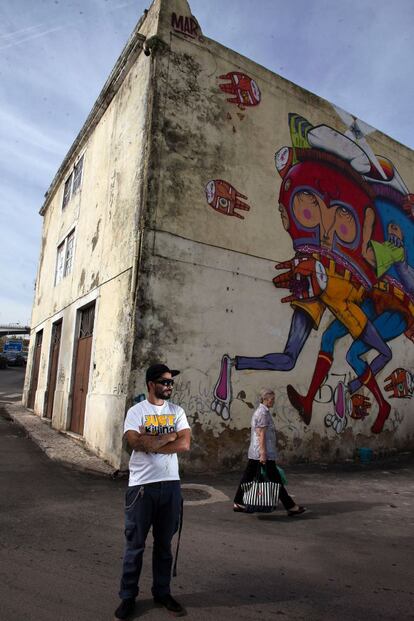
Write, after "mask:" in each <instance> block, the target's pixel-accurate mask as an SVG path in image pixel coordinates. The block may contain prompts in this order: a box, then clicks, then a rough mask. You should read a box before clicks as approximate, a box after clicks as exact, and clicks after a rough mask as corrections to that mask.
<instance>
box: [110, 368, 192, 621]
mask: <svg viewBox="0 0 414 621" xmlns="http://www.w3.org/2000/svg"><path fill="white" fill-rule="evenodd" d="M178 373H179V371H174V370H170V369H169V368H168V367H167V366H166V365H165V364H154V365H152V366H150V367H149V368H148V369H147V372H146V377H145V380H146V384H147V390H148V399H146V400H145V401H141V402H140V403H137V404H136V405H134V406H133V407H132V408H130V409H129V410H128V412H127V415H126V418H125V423H124V435H125V438H126V441H127V442H128V444H129V446H130V447H131V449H132V454H131V459H130V461H129V484H128V490H127V492H126V501H125V538H126V549H125V556H124V564H123V571H122V579H121V588H120V592H119V596H120V598H121V600H122V601H121V603H120V605H119V606H118V608H117V609H116V611H115V618H116V619H127V618H128V617H129V615H130V614H131V613H132V612H133V610H134V607H135V598H136V597H137V595H138V591H139V589H138V582H139V577H140V573H141V567H142V557H143V554H144V548H145V540H146V538H147V535H148V531H149V529H150V527H151V526H152V533H153V537H154V544H153V558H152V570H153V583H152V595H153V598H154V602H155V604H158V605H161V606H164V607H165V608H166V609H167V610H168V611H169V612H171V613H173V614H174V615H175V616H182V615H184V614H185V610H184V608H183V607H182V606H181V605H180V604H179V603H178V602H177V601H176V600H175V599H174V598H173V597H172V596H171V594H170V581H171V568H172V560H173V558H172V553H171V540H172V538H173V535H174V534H175V533H176V532H177V529H178V523H179V517H180V510H181V488H180V477H179V473H178V459H177V453H181V452H183V451H188V450H189V449H190V427H189V425H188V422H187V418H186V415H185V412H184V410H183V409H182V408H181V407H179V406H178V405H175V404H173V403H170V402H169V399H170V397H171V393H172V389H173V385H174V380H173V377H174V376H175V375H178Z"/></svg>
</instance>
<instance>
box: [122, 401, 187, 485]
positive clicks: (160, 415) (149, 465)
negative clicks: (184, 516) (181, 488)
mask: <svg viewBox="0 0 414 621" xmlns="http://www.w3.org/2000/svg"><path fill="white" fill-rule="evenodd" d="M140 427H145V431H146V433H151V434H152V435H161V434H163V433H172V432H174V431H175V432H178V431H182V430H183V429H189V428H190V425H189V424H188V421H187V417H186V415H185V412H184V410H183V408H181V407H180V406H179V405H175V403H170V402H169V401H164V403H163V405H153V404H152V403H150V402H149V401H148V400H147V399H145V401H141V402H140V403H137V404H136V405H134V406H132V408H130V409H129V410H128V412H127V415H126V417H125V422H124V433H126V432H127V431H137V432H138V433H140V431H139V428H140ZM179 479H180V475H179V473H178V459H177V453H171V454H170V455H163V454H161V453H144V452H143V451H132V455H131V458H130V460H129V483H128V485H129V486H130V487H131V486H132V485H145V483H156V482H157V481H177V480H179Z"/></svg>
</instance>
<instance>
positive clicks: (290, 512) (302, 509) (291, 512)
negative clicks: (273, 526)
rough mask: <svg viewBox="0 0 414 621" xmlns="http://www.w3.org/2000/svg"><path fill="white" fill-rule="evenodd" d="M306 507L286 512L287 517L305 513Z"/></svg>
mask: <svg viewBox="0 0 414 621" xmlns="http://www.w3.org/2000/svg"><path fill="white" fill-rule="evenodd" d="M305 511H306V507H298V508H297V509H296V511H288V516H289V517H295V516H296V515H300V514H301V513H305Z"/></svg>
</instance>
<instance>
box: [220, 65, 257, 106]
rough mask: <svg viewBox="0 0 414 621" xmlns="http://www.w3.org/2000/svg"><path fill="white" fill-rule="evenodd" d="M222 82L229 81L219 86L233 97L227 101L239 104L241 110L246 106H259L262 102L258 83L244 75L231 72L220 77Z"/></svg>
mask: <svg viewBox="0 0 414 621" xmlns="http://www.w3.org/2000/svg"><path fill="white" fill-rule="evenodd" d="M219 79H220V80H229V81H228V82H227V83H226V84H219V87H220V89H221V90H222V91H223V93H228V94H229V95H233V97H229V98H228V99H227V101H228V102H229V103H234V104H237V105H238V106H239V107H240V108H242V107H244V106H257V104H258V103H260V100H261V94H260V89H259V87H258V86H257V84H256V82H255V81H254V80H253V79H252V78H250V77H249V76H248V75H246V74H244V73H240V72H239V71H230V72H229V73H225V74H224V75H221V76H219Z"/></svg>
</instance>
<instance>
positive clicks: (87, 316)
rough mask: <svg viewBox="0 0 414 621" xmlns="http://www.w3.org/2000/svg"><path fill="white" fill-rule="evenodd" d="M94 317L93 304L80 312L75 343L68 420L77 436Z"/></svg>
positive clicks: (81, 421)
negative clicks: (70, 404)
mask: <svg viewBox="0 0 414 621" xmlns="http://www.w3.org/2000/svg"><path fill="white" fill-rule="evenodd" d="M94 317H95V305H94V304H93V305H92V306H88V307H87V308H84V309H83V310H81V311H80V320H79V336H78V339H77V342H76V358H75V373H74V380H73V393H72V415H71V419H70V430H71V431H73V432H74V433H78V434H79V435H83V427H84V421H85V407H86V397H87V396H88V386H89V371H90V366H91V351H92V337H93V324H94Z"/></svg>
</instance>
